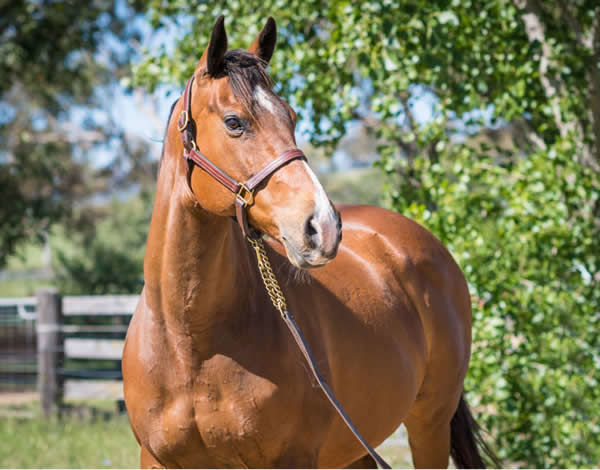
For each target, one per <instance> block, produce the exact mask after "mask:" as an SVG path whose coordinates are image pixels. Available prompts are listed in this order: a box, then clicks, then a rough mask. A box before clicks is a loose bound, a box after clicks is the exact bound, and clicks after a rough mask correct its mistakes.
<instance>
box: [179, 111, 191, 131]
mask: <svg viewBox="0 0 600 470" xmlns="http://www.w3.org/2000/svg"><path fill="white" fill-rule="evenodd" d="M182 116H185V121H184V122H183V124H179V122H180V121H181V117H182ZM189 122H190V115H189V114H188V112H187V111H186V110H185V109H184V110H183V111H181V114H180V115H179V119H178V120H177V130H178V131H179V132H182V131H183V130H184V129H185V128H186V127H187V125H188V124H189Z"/></svg>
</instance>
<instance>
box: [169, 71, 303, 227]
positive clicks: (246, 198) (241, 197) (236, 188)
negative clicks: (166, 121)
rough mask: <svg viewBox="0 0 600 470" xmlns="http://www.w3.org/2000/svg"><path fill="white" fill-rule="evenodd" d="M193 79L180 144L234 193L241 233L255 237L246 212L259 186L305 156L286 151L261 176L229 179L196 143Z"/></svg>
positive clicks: (297, 151) (181, 119)
mask: <svg viewBox="0 0 600 470" xmlns="http://www.w3.org/2000/svg"><path fill="white" fill-rule="evenodd" d="M194 78H195V77H194V75H192V77H191V78H190V79H189V80H188V82H187V85H186V86H185V91H184V92H183V110H182V111H181V114H180V115H179V119H178V120H177V130H178V131H179V132H180V133H181V142H182V143H183V148H184V152H183V156H184V158H185V159H187V160H191V161H192V162H194V163H195V164H196V165H198V166H199V167H200V168H202V169H203V170H204V171H206V173H208V174H209V175H210V176H212V177H213V178H214V179H215V180H217V181H218V182H219V183H221V184H222V185H223V186H225V187H226V188H227V189H229V191H231V192H232V193H233V194H235V215H236V219H237V222H238V224H239V225H240V228H241V229H242V234H243V235H244V237H247V236H249V237H256V236H257V233H256V231H250V229H249V227H248V215H247V211H246V208H247V207H248V206H251V205H252V204H254V192H255V190H256V187H257V186H258V185H259V184H260V183H262V182H263V181H264V180H265V179H266V178H268V177H269V176H271V175H272V174H273V173H275V172H276V171H277V170H279V169H280V168H281V167H282V166H284V165H286V164H287V163H289V162H291V161H292V160H296V159H302V160H306V155H304V153H303V152H302V150H300V149H298V148H294V149H289V150H286V151H285V152H283V153H282V154H281V155H279V156H278V157H277V158H276V159H274V160H272V161H271V162H269V163H268V164H267V165H265V166H264V167H263V168H262V169H261V170H260V171H259V172H258V173H256V174H255V175H253V176H251V177H250V178H249V179H248V180H247V181H246V182H245V183H242V182H240V181H237V180H236V179H235V178H232V177H231V176H229V175H228V174H227V173H225V172H224V171H223V170H221V169H220V168H219V167H218V166H217V165H215V164H214V163H213V162H211V161H210V160H209V159H208V158H207V157H206V156H204V155H203V154H202V153H201V152H200V151H199V150H198V145H197V144H196V141H195V140H194V132H193V131H194V129H195V126H194V123H193V121H192V83H193V82H194Z"/></svg>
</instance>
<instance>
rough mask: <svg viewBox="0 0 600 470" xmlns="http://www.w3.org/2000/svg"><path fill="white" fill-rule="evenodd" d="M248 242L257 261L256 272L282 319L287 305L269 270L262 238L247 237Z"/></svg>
mask: <svg viewBox="0 0 600 470" xmlns="http://www.w3.org/2000/svg"><path fill="white" fill-rule="evenodd" d="M248 241H249V242H250V245H252V248H254V251H256V259H257V261H258V270H259V272H260V276H261V277H262V280H263V282H264V284H265V288H266V289H267V293H268V294H269V297H270V298H271V302H273V305H274V306H275V308H276V309H277V310H279V313H280V314H281V316H282V317H285V316H286V313H285V312H286V310H287V305H286V303H285V296H284V295H283V292H282V291H281V288H280V287H279V283H278V282H277V278H276V277H275V274H274V273H273V269H272V268H271V262H270V261H269V257H268V256H267V252H266V251H265V245H264V243H263V241H262V238H250V237H248Z"/></svg>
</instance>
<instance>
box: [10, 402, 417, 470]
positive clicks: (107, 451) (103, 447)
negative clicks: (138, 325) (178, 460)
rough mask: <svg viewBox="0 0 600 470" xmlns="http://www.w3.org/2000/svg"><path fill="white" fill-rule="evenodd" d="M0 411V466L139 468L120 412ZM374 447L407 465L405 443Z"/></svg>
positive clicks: (35, 406)
mask: <svg viewBox="0 0 600 470" xmlns="http://www.w3.org/2000/svg"><path fill="white" fill-rule="evenodd" d="M88 404H89V402H88ZM93 405H94V407H95V408H97V409H99V410H100V411H110V410H114V403H113V402H98V403H94V404H93ZM0 414H3V415H7V414H16V415H17V416H9V417H0V468H137V467H138V466H139V447H138V444H137V442H136V441H135V438H134V437H133V434H132V432H131V428H130V427H129V422H128V421H127V416H125V415H115V414H113V415H112V417H111V418H110V419H100V418H89V417H87V418H83V417H77V416H66V417H63V418H61V419H60V420H59V419H45V418H44V417H43V416H41V414H40V412H39V403H38V402H32V403H28V404H21V405H2V406H1V407H0ZM105 414H106V413H105ZM19 415H21V417H19ZM379 450H380V452H381V454H382V456H383V458H384V459H386V460H387V461H388V463H390V465H392V466H393V467H395V468H407V467H412V465H411V460H410V452H409V450H408V448H407V447H406V446H402V445H394V446H392V445H386V446H384V447H381V448H380V449H379Z"/></svg>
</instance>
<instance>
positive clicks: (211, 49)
mask: <svg viewBox="0 0 600 470" xmlns="http://www.w3.org/2000/svg"><path fill="white" fill-rule="evenodd" d="M226 52H227V33H226V32H225V17H224V16H223V15H221V16H219V18H218V19H217V21H216V22H215V25H214V26H213V30H212V34H211V35H210V43H209V44H208V47H207V48H206V49H205V51H204V53H203V54H202V58H201V59H200V63H199V64H205V65H206V69H207V71H208V74H209V75H210V76H211V77H217V76H219V75H220V74H221V73H222V72H223V65H224V57H225V53H226Z"/></svg>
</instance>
